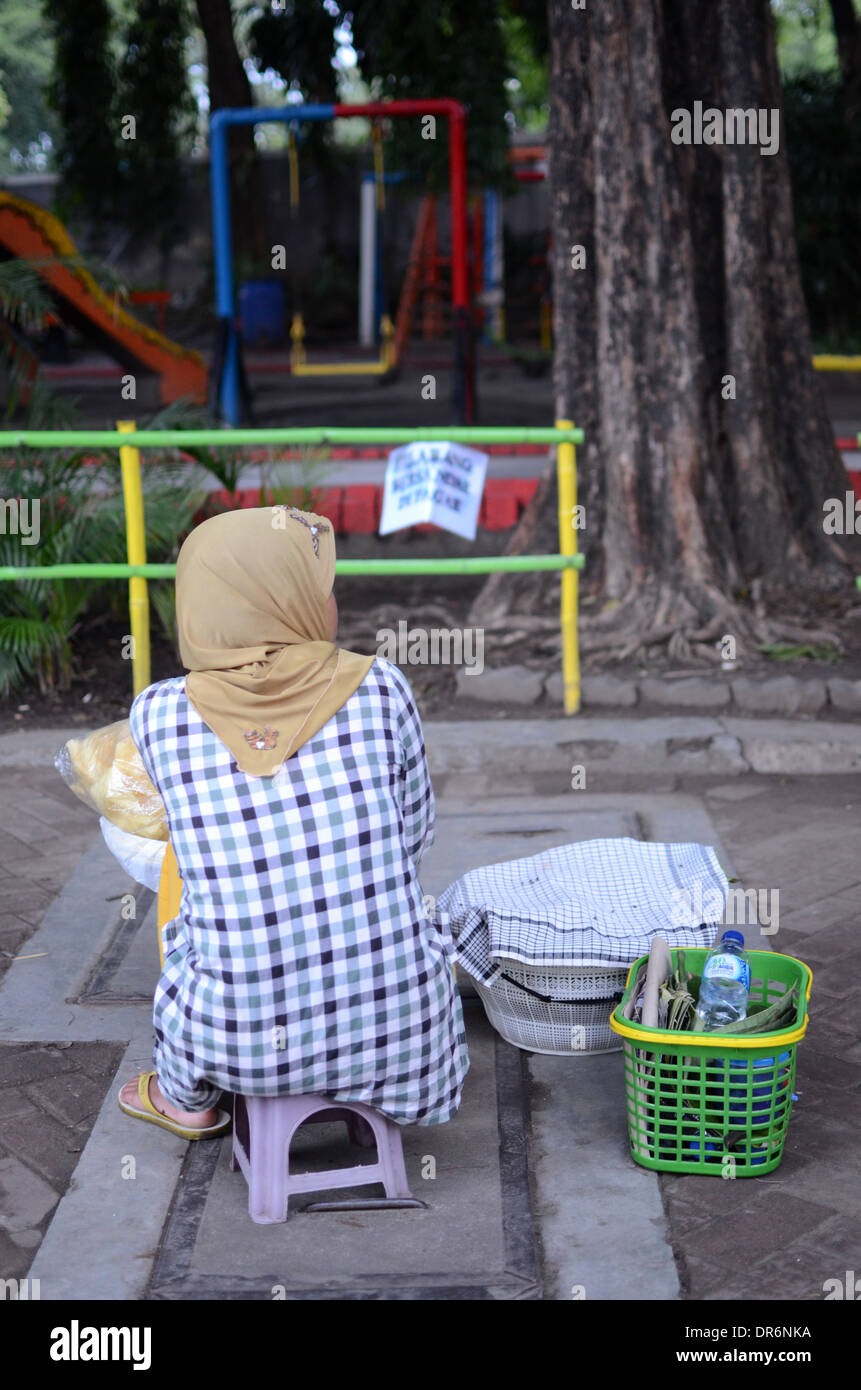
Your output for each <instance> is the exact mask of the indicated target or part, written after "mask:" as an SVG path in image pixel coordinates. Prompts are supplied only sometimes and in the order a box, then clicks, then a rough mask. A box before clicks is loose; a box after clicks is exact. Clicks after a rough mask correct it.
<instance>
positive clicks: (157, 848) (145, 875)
mask: <svg viewBox="0 0 861 1390" xmlns="http://www.w3.org/2000/svg"><path fill="white" fill-rule="evenodd" d="M99 826H100V827H101V831H102V835H103V836H104V841H105V844H106V845H107V847H108V849H109V850H110V852H111V854H112V855H113V856H114V858H115V859H117V860H119V862H120V864H122V866H123V868H124V869H125V871H126V873H127V874H128V875H129V876H130V877H131V878H133V879H134V881H135V883H142V884H143V885H144V887H145V888H151V889H152V891H153V892H154V893H157V892H158V885H159V879H160V878H161V869H162V864H163V863H164V856H165V853H166V851H167V844H166V842H165V841H164V840H150V839H148V838H147V837H146V836H145V835H133V834H132V833H131V831H130V830H122V829H121V828H120V826H118V825H114V824H113V823H112V822H111V821H109V820H108V819H107V818H106V817H105V816H99Z"/></svg>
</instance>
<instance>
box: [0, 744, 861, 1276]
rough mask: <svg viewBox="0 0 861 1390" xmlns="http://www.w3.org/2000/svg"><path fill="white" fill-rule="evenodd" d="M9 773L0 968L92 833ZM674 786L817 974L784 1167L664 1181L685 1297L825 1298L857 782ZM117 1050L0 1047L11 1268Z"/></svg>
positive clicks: (844, 1154) (859, 1190)
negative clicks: (691, 801)
mask: <svg viewBox="0 0 861 1390" xmlns="http://www.w3.org/2000/svg"><path fill="white" fill-rule="evenodd" d="M642 780H643V779H638V781H640V782H642ZM665 780H666V779H665ZM2 782H3V789H4V796H3V800H2V805H0V952H2V953H5V954H0V971H2V970H3V969H5V968H6V967H7V966H8V961H9V957H10V956H12V955H22V954H25V953H26V943H27V940H28V938H29V936H30V935H31V934H32V932H33V931H34V930H35V928H36V927H37V926H38V924H39V922H40V920H41V917H42V915H43V913H44V911H45V908H46V907H47V906H48V904H49V903H50V901H51V899H52V898H53V896H54V895H55V894H56V893H57V892H58V891H59V889H60V888H61V887H62V885H63V883H64V882H65V880H66V878H67V877H68V875H69V874H70V873H71V871H72V869H73V867H74V866H75V864H76V863H77V862H78V860H79V859H80V857H81V855H82V854H83V853H84V852H85V850H86V849H87V848H88V847H89V845H90V844H91V843H92V840H93V837H94V835H95V834H96V833H97V831H96V822H95V818H94V817H93V815H92V813H91V812H89V811H88V810H87V809H86V808H85V807H84V806H82V805H81V804H80V803H78V802H77V800H76V799H75V798H74V797H73V796H72V794H71V793H70V792H69V791H68V790H67V789H66V788H64V787H63V786H62V784H61V783H60V781H59V779H58V778H57V776H56V773H55V772H54V770H53V768H51V767H50V766H49V767H45V768H41V767H40V768H36V769H31V768H9V767H6V768H4V769H3V770H2ZM675 787H676V789H678V790H686V791H689V792H693V793H695V794H696V795H700V796H702V798H703V800H704V802H705V804H706V806H707V807H708V810H709V812H710V814H711V816H712V818H713V820H714V822H715V824H716V826H717V828H718V831H719V833H720V835H721V838H722V840H723V842H724V844H725V845H726V846H727V848H728V850H729V852H730V854H731V856H732V858H733V861H734V864H735V866H736V868H737V870H738V872H739V873H740V874H741V875H742V876H743V879H744V881H745V885H746V886H748V887H754V886H763V887H766V888H770V889H774V888H778V889H779V890H780V927H779V931H778V934H777V936H775V937H773V938H772V945H773V947H774V949H776V950H783V951H788V952H790V953H795V954H797V955H799V956H801V957H802V958H803V959H804V960H806V961H807V962H808V963H809V964H810V966H811V967H812V969H813V971H814V988H813V998H812V1010H811V1015H812V1021H811V1028H810V1034H809V1036H808V1038H807V1039H805V1040H804V1042H803V1043H802V1044H801V1045H800V1046H799V1053H798V1059H799V1060H798V1079H797V1091H798V1092H799V1095H800V1102H799V1104H798V1106H797V1107H796V1109H795V1112H794V1114H793V1119H792V1123H791V1126H790V1130H789V1137H788V1140H787V1146H786V1150H785V1156H784V1160H783V1163H782V1165H781V1166H780V1167H779V1168H778V1169H777V1170H776V1171H775V1172H774V1173H772V1174H770V1175H768V1176H767V1177H765V1178H763V1179H749V1180H744V1181H738V1182H722V1181H720V1180H719V1179H717V1178H705V1177H683V1178H681V1177H676V1176H671V1175H665V1176H663V1177H662V1178H661V1180H660V1181H661V1188H662V1191H663V1197H664V1202H665V1207H666V1211H667V1215H668V1218H669V1223H670V1231H671V1239H672V1244H673V1251H674V1254H675V1256H676V1260H677V1265H678V1268H679V1274H680V1280H681V1286H682V1296H683V1297H686V1298H691V1299H706V1300H728V1299H739V1300H756V1299H768V1298H778V1299H802V1300H805V1299H809V1300H818V1299H821V1298H822V1285H823V1282H824V1280H825V1279H828V1278H838V1279H841V1278H842V1277H843V1276H844V1274H845V1271H846V1270H850V1269H856V1270H857V1269H859V1268H861V1187H859V1184H858V1157H857V1155H858V1144H859V1140H861V1105H859V1101H861V1042H859V1031H858V1017H859V1012H861V971H859V969H858V955H857V944H858V905H859V901H861V857H859V855H858V852H857V850H858V819H859V818H858V810H859V807H861V777H858V776H854V777H839V776H837V777H835V776H830V777H823V778H816V777H798V778H777V777H772V778H767V777H745V778H734V779H732V780H731V781H729V782H724V783H720V781H719V780H717V781H716V779H715V778H712V779H711V780H710V781H704V780H703V779H697V780H696V781H694V780H692V779H687V780H681V779H677V780H676V781H675ZM661 789H662V790H664V789H668V788H665V787H664V786H662V788H661ZM560 790H561V788H560ZM637 790H638V791H642V790H643V787H642V785H640V786H638V787H637ZM647 790H648V789H647ZM34 1032H38V1023H37V1021H34ZM122 1052H123V1048H122V1046H119V1045H117V1044H108V1043H99V1042H95V1043H75V1044H72V1045H68V1044H67V1045H65V1046H64V1045H63V1044H62V1043H61V1042H58V1041H57V1040H56V1039H45V1040H43V1041H39V1042H37V1041H34V1042H32V1043H30V1044H27V1045H20V1044H6V1045H0V1268H2V1272H3V1276H4V1277H6V1278H15V1277H22V1276H23V1275H24V1274H25V1273H26V1271H27V1269H28V1268H29V1265H30V1262H31V1260H32V1257H33V1254H34V1252H35V1250H36V1248H37V1247H38V1244H39V1241H40V1239H41V1237H42V1235H43V1233H44V1231H45V1229H46V1228H47V1225H48V1224H49V1222H50V1219H51V1214H52V1212H53V1210H54V1208H55V1206H56V1203H57V1200H58V1198H59V1196H60V1195H61V1194H62V1193H63V1192H64V1191H65V1189H66V1187H67V1185H68V1182H69V1179H70V1177H71V1175H72V1173H73V1171H74V1168H75V1166H76V1163H77V1161H78V1157H79V1155H80V1152H81V1150H82V1149H83V1147H84V1145H85V1143H86V1139H87V1136H88V1134H89V1132H90V1128H91V1126H92V1124H93V1121H94V1119H95V1117H96V1114H97V1112H98V1109H99V1106H100V1104H101V1102H102V1100H103V1098H104V1096H105V1094H106V1091H107V1088H108V1086H109V1084H110V1083H111V1080H112V1078H113V1076H114V1073H115V1071H116V1068H117V1066H118V1064H119V1061H120V1058H121V1055H122Z"/></svg>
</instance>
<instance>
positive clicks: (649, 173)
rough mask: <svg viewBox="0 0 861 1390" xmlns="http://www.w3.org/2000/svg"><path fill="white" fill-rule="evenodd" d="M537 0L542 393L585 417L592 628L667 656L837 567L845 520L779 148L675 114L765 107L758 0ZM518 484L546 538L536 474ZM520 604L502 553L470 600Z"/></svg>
mask: <svg viewBox="0 0 861 1390" xmlns="http://www.w3.org/2000/svg"><path fill="white" fill-rule="evenodd" d="M549 14H550V36H551V120H550V131H549V159H550V181H551V189H552V199H553V204H552V229H553V277H554V334H555V360H554V387H555V395H556V411H557V416H558V417H561V418H565V417H568V418H573V419H574V421H575V423H577V424H578V425H580V426H582V427H583V428H584V430H585V432H586V444H585V446H583V447H581V448H580V449H579V450H578V465H579V476H580V497H579V500H580V501H581V502H583V503H584V504H585V507H586V529H585V532H582V533H581V536H582V539H583V544H582V548H583V550H584V551H585V552H586V571H585V575H584V583H585V587H586V589H587V590H589V591H591V592H592V593H593V594H594V595H595V596H596V598H597V599H598V600H599V602H598V613H597V616H596V617H594V618H590V619H588V620H587V621H586V622H585V623H584V628H585V629H586V630H587V632H589V633H590V637H589V645H591V646H596V645H597V646H600V645H601V641H602V640H604V641H605V642H606V645H607V647H608V648H612V649H614V650H615V651H616V652H617V654H626V655H629V654H632V653H633V652H634V651H636V650H637V649H638V648H639V646H640V645H641V644H643V643H648V642H650V641H652V640H654V638H655V637H656V635H660V636H661V637H663V638H665V639H669V641H670V650H671V653H672V654H673V655H674V656H675V657H677V658H679V659H682V660H684V659H685V658H686V657H688V656H690V655H692V654H694V650H695V646H696V643H698V642H699V643H704V642H706V641H708V642H709V643H710V644H711V645H710V651H711V650H712V648H713V643H714V640H715V638H716V637H718V636H721V635H723V633H730V634H732V635H734V636H735V637H736V638H737V641H738V643H739V648H740V650H744V648H745V645H746V644H747V643H749V642H750V641H752V640H754V639H761V638H762V637H763V636H764V635H766V633H765V629H764V628H763V624H762V619H761V609H760V608H759V605H757V609H756V610H755V609H754V606H753V605H751V604H750V603H748V602H747V595H749V594H750V592H751V591H753V592H754V593H756V594H758V593H759V592H760V591H762V592H763V593H765V594H767V595H771V596H772V608H775V609H776V607H777V606H778V605H779V603H780V602H782V601H783V599H781V598H780V597H779V596H780V595H783V598H784V599H785V596H786V593H787V592H788V591H793V592H795V591H797V590H798V589H799V587H804V586H806V587H807V588H817V586H825V587H829V586H830V587H832V588H834V587H837V586H840V585H846V586H848V585H849V583H850V570H849V569H848V568H847V559H848V549H849V546H850V544H852V543H853V542H855V538H854V537H853V538H852V541H851V542H850V541H849V540H848V538H847V541H846V542H845V543H844V542H843V541H842V539H838V538H835V537H832V536H827V535H825V533H824V531H823V526H822V521H823V506H822V504H823V502H824V500H825V499H826V498H828V497H843V495H844V493H845V491H846V489H847V479H846V473H845V470H844V469H843V465H842V462H841V460H840V457H839V454H838V452H837V450H836V447H835V445H834V440H833V430H832V427H831V423H830V420H829V418H828V413H827V410H826V406H825V401H824V397H823V394H822V391H821V388H820V384H819V381H818V379H817V377H816V375H815V373H814V370H813V367H812V364H811V344H810V336H809V331H808V325H807V315H806V309H805V305H804V301H803V297H802V291H801V280H800V274H799V267H798V258H797V251H796V245H795V234H794V226H793V218H792V202H791V193H790V184H789V173H788V166H787V159H786V151H785V149H783V148H779V149H778V152H777V153H774V154H769V155H766V154H761V153H760V148H759V144H758V143H756V144H717V143H715V144H695V143H691V144H675V143H673V141H672V140H671V138H670V137H671V130H672V129H673V120H672V113H673V112H674V111H676V110H677V109H679V108H684V109H686V110H689V111H691V110H692V109H693V103H694V101H701V102H702V103H703V107H704V108H708V107H710V106H713V107H715V108H718V109H720V111H721V112H722V113H723V112H724V111H725V110H726V109H727V108H736V107H739V108H743V109H748V108H755V109H756V110H759V109H760V108H762V109H764V110H766V111H771V110H773V109H777V110H778V111H779V108H780V79H779V73H778V68H777V61H776V52H775V42H774V27H773V21H772V17H771V13H770V9H769V5H768V0H747V3H746V4H745V5H741V6H740V5H738V3H737V0H602V3H601V4H600V5H595V6H589V7H587V8H586V9H584V10H574V9H572V7H571V4H570V0H550V3H549ZM781 135H782V131H781ZM781 143H782V142H781ZM577 245H580V246H582V247H583V248H584V250H585V268H580V269H578V268H574V265H575V264H576V262H573V261H572V247H574V246H577ZM733 392H734V398H733ZM533 506H535V507H536V508H537V511H538V520H537V522H536V523H535V531H536V534H538V535H540V536H541V537H542V539H543V541H544V546H543V548H544V549H545V550H547V551H552V550H556V549H557V548H558V543H557V536H558V531H557V517H556V507H557V497H556V489H555V487H551V488H549V489H548V490H547V495H546V497H545V498H544V499H543V501H542V500H541V499H539V498H536V500H535V502H534V503H533ZM856 554H857V551H856ZM557 591H558V584H557V585H555V586H554V585H550V584H545V586H544V589H543V591H542V592H543V593H544V595H545V601H547V600H553V599H554V598H555V594H556V592H557ZM524 595H525V596H526V597H525V599H524ZM526 607H528V608H529V610H530V611H533V612H534V611H535V607H536V601H535V591H534V585H533V586H531V587H530V586H526V585H524V584H523V582H522V581H521V580H520V578H519V576H515V575H512V576H505V578H504V580H503V581H502V582H500V583H497V584H495V585H494V586H493V589H491V588H490V585H487V586H485V589H484V590H483V591H482V593H481V594H479V596H478V598H477V600H476V602H475V604H474V606H473V609H472V612H471V614H470V620H471V621H472V622H475V623H480V622H481V621H482V620H483V619H485V618H487V619H490V620H492V619H493V618H498V616H499V614H500V613H501V612H502V611H503V609H504V608H506V609H507V610H508V611H511V610H513V609H519V610H521V611H523V609H524V608H526ZM602 634H603V636H602ZM699 655H700V656H702V655H705V652H704V649H703V648H700V649H699Z"/></svg>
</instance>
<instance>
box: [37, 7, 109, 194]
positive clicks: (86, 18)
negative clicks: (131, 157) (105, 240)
mask: <svg viewBox="0 0 861 1390" xmlns="http://www.w3.org/2000/svg"><path fill="white" fill-rule="evenodd" d="M43 13H44V16H45V19H46V21H47V23H48V25H49V28H50V30H51V33H52V35H53V37H54V43H55V48H54V72H53V76H52V78H51V81H50V84H49V87H48V101H49V103H50V105H51V106H52V108H53V109H54V111H56V113H57V115H58V117H59V121H60V135H59V140H58V150H57V171H58V173H59V175H60V185H61V195H60V199H59V203H60V206H61V207H62V208H63V209H64V211H66V214H67V215H68V213H70V212H73V211H75V210H81V211H85V212H86V213H88V214H89V215H90V216H91V217H93V218H95V219H96V220H99V219H102V218H105V217H110V216H112V215H114V214H115V213H116V211H117V208H118V199H119V191H120V156H119V143H118V130H117V126H116V119H115V118H116V104H115V94H116V68H115V64H114V61H113V58H112V55H111V51H110V38H111V12H110V8H109V6H108V3H107V0H43Z"/></svg>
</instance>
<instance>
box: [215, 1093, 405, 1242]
mask: <svg viewBox="0 0 861 1390" xmlns="http://www.w3.org/2000/svg"><path fill="white" fill-rule="evenodd" d="M333 1120H344V1121H346V1124H347V1128H348V1131H349V1134H350V1138H351V1140H352V1141H353V1143H354V1144H361V1145H362V1147H363V1148H373V1147H374V1146H375V1145H376V1149H377V1162H376V1163H370V1164H365V1165H363V1166H361V1167H356V1168H332V1169H328V1170H327V1171H325V1172H320V1173H291V1171H290V1145H291V1143H292V1142H293V1136H294V1135H295V1133H296V1131H297V1129H299V1127H300V1126H301V1125H303V1124H329V1123H331V1122H332V1121H333ZM230 1166H231V1168H232V1169H233V1170H234V1172H235V1171H236V1169H237V1168H240V1169H241V1170H242V1172H243V1174H244V1175H245V1180H246V1182H247V1183H248V1214H249V1216H250V1217H251V1220H252V1221H256V1222H257V1223H258V1224H259V1225H261V1226H269V1225H273V1224H274V1223H276V1222H280V1221H286V1220H287V1214H288V1212H287V1209H288V1204H289V1201H290V1197H291V1195H292V1194H293V1193H298V1192H325V1191H328V1190H329V1189H331V1188H342V1187H364V1186H366V1185H367V1184H368V1183H382V1184H383V1186H384V1187H385V1190H386V1198H387V1199H388V1200H387V1201H383V1200H382V1199H379V1200H375V1199H370V1200H367V1199H365V1200H364V1201H362V1202H358V1201H354V1202H351V1203H348V1204H347V1205H350V1206H374V1207H379V1206H389V1205H398V1206H416V1207H423V1206H424V1205H425V1203H424V1202H420V1201H418V1200H417V1199H416V1198H414V1197H413V1195H412V1193H411V1192H410V1189H409V1184H408V1182H407V1171H406V1168H405V1166H404V1150H403V1145H402V1142H401V1127H400V1125H396V1124H395V1123H394V1121H392V1120H389V1119H387V1118H386V1116H385V1115H381V1114H380V1113H379V1111H377V1110H372V1109H371V1108H370V1106H368V1105H361V1104H359V1103H358V1102H355V1103H350V1104H345V1103H344V1102H343V1101H331V1100H326V1098H325V1097H324V1096H279V1097H275V1098H262V1097H259V1096H235V1097H234V1109H233V1154H232V1157H231V1159H230ZM319 1205H320V1206H328V1205H329V1204H328V1203H325V1204H322V1203H321V1204H319Z"/></svg>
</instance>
